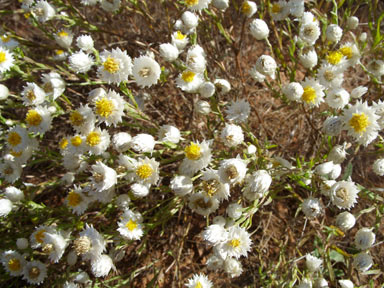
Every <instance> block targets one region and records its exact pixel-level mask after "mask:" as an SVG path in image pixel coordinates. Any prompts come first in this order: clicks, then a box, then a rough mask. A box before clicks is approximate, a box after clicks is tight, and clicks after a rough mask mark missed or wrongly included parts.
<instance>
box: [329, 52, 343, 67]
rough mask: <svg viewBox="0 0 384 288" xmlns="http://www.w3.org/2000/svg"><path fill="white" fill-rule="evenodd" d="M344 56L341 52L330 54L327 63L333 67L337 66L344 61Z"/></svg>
mask: <svg viewBox="0 0 384 288" xmlns="http://www.w3.org/2000/svg"><path fill="white" fill-rule="evenodd" d="M343 57H344V55H343V54H342V53H341V52H339V51H333V52H330V53H329V54H328V55H327V61H328V63H330V64H332V65H336V64H339V63H340V61H341V59H343Z"/></svg>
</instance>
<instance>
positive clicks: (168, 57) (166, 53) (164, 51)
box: [160, 43, 179, 62]
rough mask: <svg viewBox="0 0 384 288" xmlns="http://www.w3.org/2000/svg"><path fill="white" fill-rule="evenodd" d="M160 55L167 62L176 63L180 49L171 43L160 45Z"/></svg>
mask: <svg viewBox="0 0 384 288" xmlns="http://www.w3.org/2000/svg"><path fill="white" fill-rule="evenodd" d="M160 55H161V57H163V58H164V60H165V61H169V62H172V61H175V60H176V59H177V57H179V49H177V47H176V46H174V45H173V44H171V43H164V44H161V45H160Z"/></svg>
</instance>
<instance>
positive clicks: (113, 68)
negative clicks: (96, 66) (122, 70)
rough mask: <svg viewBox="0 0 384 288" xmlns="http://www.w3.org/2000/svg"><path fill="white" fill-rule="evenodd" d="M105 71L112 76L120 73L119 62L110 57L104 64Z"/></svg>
mask: <svg viewBox="0 0 384 288" xmlns="http://www.w3.org/2000/svg"><path fill="white" fill-rule="evenodd" d="M103 66H104V69H105V70H106V71H108V72H109V73H111V74H114V73H116V72H117V71H119V62H118V60H116V59H115V58H112V57H111V56H108V58H107V60H105V62H104V63H103Z"/></svg>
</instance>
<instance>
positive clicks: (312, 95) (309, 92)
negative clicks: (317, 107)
mask: <svg viewBox="0 0 384 288" xmlns="http://www.w3.org/2000/svg"><path fill="white" fill-rule="evenodd" d="M301 99H303V101H304V102H306V103H315V100H316V91H315V89H313V88H312V87H311V86H308V87H305V88H304V93H303V95H302V96H301Z"/></svg>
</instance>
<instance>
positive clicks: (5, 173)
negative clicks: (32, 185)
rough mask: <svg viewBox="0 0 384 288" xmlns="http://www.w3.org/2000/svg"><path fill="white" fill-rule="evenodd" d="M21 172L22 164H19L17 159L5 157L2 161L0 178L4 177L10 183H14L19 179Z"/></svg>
mask: <svg viewBox="0 0 384 288" xmlns="http://www.w3.org/2000/svg"><path fill="white" fill-rule="evenodd" d="M21 172H22V167H21V164H18V163H16V162H15V161H10V160H8V159H4V160H3V162H2V163H0V178H3V179H4V180H5V181H7V182H8V183H14V182H15V181H16V180H17V179H19V178H20V176H21Z"/></svg>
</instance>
